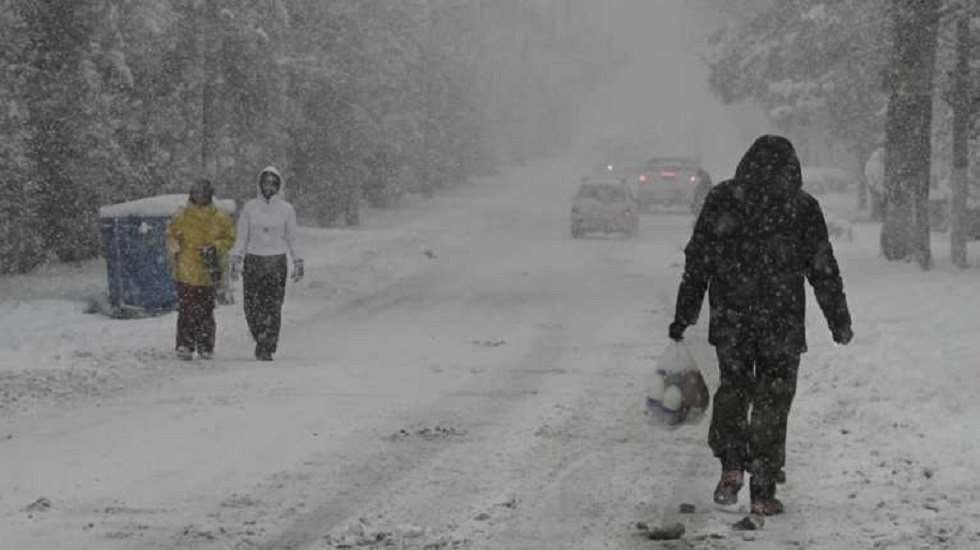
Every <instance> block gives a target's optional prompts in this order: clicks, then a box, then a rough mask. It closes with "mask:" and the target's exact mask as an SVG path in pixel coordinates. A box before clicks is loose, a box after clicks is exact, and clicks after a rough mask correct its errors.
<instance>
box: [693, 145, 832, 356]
mask: <svg viewBox="0 0 980 550" xmlns="http://www.w3.org/2000/svg"><path fill="white" fill-rule="evenodd" d="M802 183H803V178H802V174H801V170H800V162H799V159H798V158H797V156H796V152H795V151H794V149H793V145H792V144H791V143H790V142H789V141H788V140H787V139H785V138H782V137H779V136H769V135H767V136H762V137H760V138H759V139H758V140H756V141H755V143H753V145H752V147H751V148H749V150H748V152H747V153H746V154H745V156H744V157H743V158H742V160H741V162H740V163H739V165H738V168H737V170H736V172H735V177H734V179H731V180H728V181H725V182H723V183H720V184H718V185H717V186H715V187H714V188H713V189H712V190H711V191H710V193H709V194H708V196H707V198H706V199H705V203H704V207H703V208H702V210H701V213H700V215H699V217H698V220H697V222H696V224H695V227H694V232H693V235H692V237H691V240H690V242H689V243H688V245H687V247H686V249H685V255H686V264H685V268H684V276H683V279H682V281H681V285H680V289H679V290H678V296H677V309H676V315H675V320H676V321H678V322H680V323H682V324H684V325H693V324H695V323H696V322H697V320H698V316H699V314H700V311H701V304H702V301H703V300H704V293H705V291H706V290H707V291H708V293H709V296H708V300H709V305H710V312H711V314H710V315H711V318H710V325H709V329H708V341H709V342H710V343H711V344H713V345H715V346H735V345H739V344H745V343H750V342H752V343H755V345H757V346H759V347H760V348H762V349H767V350H770V351H775V352H779V353H788V354H792V353H796V354H799V353H803V352H805V351H806V347H807V346H806V334H805V324H804V317H805V307H806V294H805V289H804V286H803V279H804V278H806V279H807V280H808V281H809V282H810V284H811V285H812V287H813V290H814V294H815V295H816V298H817V302H818V303H819V304H820V308H821V310H822V311H823V314H824V317H825V318H826V319H827V324H828V325H829V328H830V330H831V332H832V333H833V334H837V333H838V331H840V330H845V329H848V328H849V327H850V324H851V318H850V314H849V313H848V309H847V300H846V298H845V295H844V288H843V281H842V280H841V276H840V271H839V269H838V266H837V260H836V259H835V258H834V253H833V248H832V246H831V244H830V240H829V238H828V234H827V224H826V221H825V220H824V216H823V212H822V211H821V209H820V205H819V204H818V203H817V200H816V199H814V198H813V197H812V196H811V195H810V194H808V193H807V192H806V191H804V190H803V189H802Z"/></svg>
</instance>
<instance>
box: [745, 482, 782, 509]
mask: <svg viewBox="0 0 980 550" xmlns="http://www.w3.org/2000/svg"><path fill="white" fill-rule="evenodd" d="M776 477H777V476H771V475H753V476H752V479H751V480H750V481H749V494H750V496H751V498H752V513H753V514H756V515H759V516H775V515H776V514H782V513H783V503H782V502H780V500H779V499H778V498H776Z"/></svg>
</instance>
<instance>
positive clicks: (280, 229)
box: [229, 166, 303, 263]
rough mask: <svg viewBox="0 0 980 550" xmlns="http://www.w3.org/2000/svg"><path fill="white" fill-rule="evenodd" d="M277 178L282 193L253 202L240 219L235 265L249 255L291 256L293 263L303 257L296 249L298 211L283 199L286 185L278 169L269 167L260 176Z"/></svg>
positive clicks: (234, 247) (245, 207)
mask: <svg viewBox="0 0 980 550" xmlns="http://www.w3.org/2000/svg"><path fill="white" fill-rule="evenodd" d="M265 173H270V174H275V175H276V177H278V178H279V190H278V191H277V192H276V193H275V194H274V195H272V197H270V198H269V199H266V198H265V197H263V196H262V190H261V189H259V196H258V197H256V198H254V199H251V200H249V201H248V202H246V203H245V206H244V207H243V208H242V213H241V214H240V215H239V216H238V231H237V234H236V235H235V245H234V246H233V247H232V249H231V252H230V253H229V255H230V256H231V259H232V262H236V263H237V262H239V261H241V259H242V257H243V256H245V255H246V254H254V255H256V256H277V255H279V254H286V253H287V252H288V253H289V256H290V257H291V258H292V260H293V262H296V261H298V260H302V259H303V256H302V254H301V253H300V250H299V249H298V248H297V246H296V210H294V209H293V205H291V204H289V203H288V202H286V201H285V200H283V199H282V197H281V195H282V192H283V188H284V187H285V183H284V182H283V179H282V175H281V174H280V173H279V170H277V169H276V167H275V166H267V167H265V168H263V169H262V171H261V172H260V173H259V180H260V181H261V180H262V174H265Z"/></svg>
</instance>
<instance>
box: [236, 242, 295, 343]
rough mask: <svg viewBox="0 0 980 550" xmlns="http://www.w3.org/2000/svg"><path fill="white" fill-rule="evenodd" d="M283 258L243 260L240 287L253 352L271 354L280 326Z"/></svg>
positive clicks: (282, 255) (284, 256)
mask: <svg viewBox="0 0 980 550" xmlns="http://www.w3.org/2000/svg"><path fill="white" fill-rule="evenodd" d="M287 270H288V267H287V262H286V255H285V254H281V255H277V256H256V255H254V254H248V255H246V256H245V267H244V270H243V272H242V286H243V290H244V294H245V320H246V321H247V322H248V330H249V331H250V332H251V333H252V338H253V339H254V340H255V344H256V352H259V351H265V352H268V353H275V352H276V348H277V347H278V345H279V328H280V326H281V324H282V303H283V300H284V299H285V298H286V273H287Z"/></svg>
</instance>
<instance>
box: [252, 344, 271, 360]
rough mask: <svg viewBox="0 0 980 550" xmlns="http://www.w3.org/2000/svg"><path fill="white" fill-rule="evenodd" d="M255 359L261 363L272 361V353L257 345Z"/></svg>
mask: <svg viewBox="0 0 980 550" xmlns="http://www.w3.org/2000/svg"><path fill="white" fill-rule="evenodd" d="M255 358H256V359H257V360H259V361H272V352H271V351H269V349H268V348H266V347H265V346H263V345H262V344H256V345H255Z"/></svg>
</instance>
